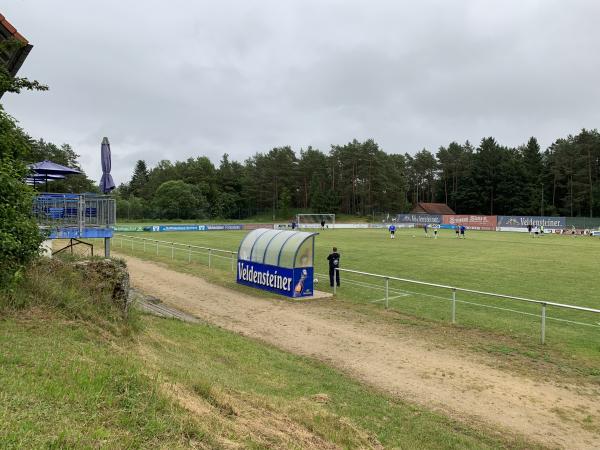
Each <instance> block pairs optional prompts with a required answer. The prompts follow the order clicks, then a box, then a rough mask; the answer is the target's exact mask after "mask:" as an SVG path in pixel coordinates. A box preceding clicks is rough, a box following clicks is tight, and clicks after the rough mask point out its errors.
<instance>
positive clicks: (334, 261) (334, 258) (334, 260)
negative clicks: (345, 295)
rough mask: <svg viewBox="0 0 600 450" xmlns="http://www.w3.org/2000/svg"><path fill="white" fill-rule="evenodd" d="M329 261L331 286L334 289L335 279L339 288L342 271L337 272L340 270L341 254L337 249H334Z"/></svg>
mask: <svg viewBox="0 0 600 450" xmlns="http://www.w3.org/2000/svg"><path fill="white" fill-rule="evenodd" d="M327 261H329V285H330V286H331V287H333V279H334V278H335V282H336V284H337V287H340V271H339V270H336V269H339V268H340V254H339V253H338V251H337V247H333V251H332V252H331V253H330V254H329V256H328V257H327Z"/></svg>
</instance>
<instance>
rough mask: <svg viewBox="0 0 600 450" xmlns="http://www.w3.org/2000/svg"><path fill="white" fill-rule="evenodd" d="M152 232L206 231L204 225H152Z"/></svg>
mask: <svg viewBox="0 0 600 450" xmlns="http://www.w3.org/2000/svg"><path fill="white" fill-rule="evenodd" d="M152 231H206V225H154V226H153V227H152Z"/></svg>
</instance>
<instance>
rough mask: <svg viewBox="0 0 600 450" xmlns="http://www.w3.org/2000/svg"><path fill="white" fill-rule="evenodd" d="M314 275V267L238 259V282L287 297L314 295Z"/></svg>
mask: <svg viewBox="0 0 600 450" xmlns="http://www.w3.org/2000/svg"><path fill="white" fill-rule="evenodd" d="M313 275H314V273H313V268H312V267H301V268H298V269H289V268H286V267H278V266H271V265H268V264H259V263H255V262H252V261H245V260H243V259H240V260H238V264H237V282H238V283H239V284H244V285H246V286H250V287H253V288H257V289H262V290H265V291H269V292H275V293H277V294H280V295H285V296H287V297H307V296H310V295H313V281H314V279H313Z"/></svg>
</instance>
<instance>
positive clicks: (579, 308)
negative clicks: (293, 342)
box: [333, 268, 600, 344]
mask: <svg viewBox="0 0 600 450" xmlns="http://www.w3.org/2000/svg"><path fill="white" fill-rule="evenodd" d="M335 270H337V271H339V272H346V273H354V274H358V275H365V276H369V277H374V278H379V279H383V280H384V291H385V297H384V301H385V307H386V308H389V300H390V295H389V292H390V287H389V283H390V280H394V281H401V282H404V283H411V284H418V285H422V286H430V287H436V288H441V289H448V290H450V291H451V292H452V323H456V302H457V300H456V293H457V292H467V293H470V294H477V295H483V296H488V297H494V298H502V299H508V300H514V301H519V302H526V303H533V304H538V305H540V306H541V308H542V310H541V343H542V344H544V343H545V341H546V308H547V307H548V306H552V307H556V308H563V309H569V310H573V311H583V312H589V313H594V314H600V310H599V309H594V308H586V307H584V306H575V305H567V304H564V303H556V302H550V301H546V300H534V299H530V298H525V297H516V296H513V295H505V294H496V293H494V292H484V291H477V290H474V289H465V288H459V287H455V286H448V285H445V284H436V283H427V282H425V281H417V280H410V279H407V278H399V277H393V276H389V275H380V274H376V273H369V272H361V271H358V270H351V269H340V268H336V269H335ZM336 292H337V288H336V284H335V283H334V285H333V294H334V295H335V294H336ZM574 323H576V322H574ZM582 324H583V325H588V324H585V323H582Z"/></svg>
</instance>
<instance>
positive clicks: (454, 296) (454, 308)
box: [452, 288, 456, 323]
mask: <svg viewBox="0 0 600 450" xmlns="http://www.w3.org/2000/svg"><path fill="white" fill-rule="evenodd" d="M452 323H456V289H454V288H452Z"/></svg>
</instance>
